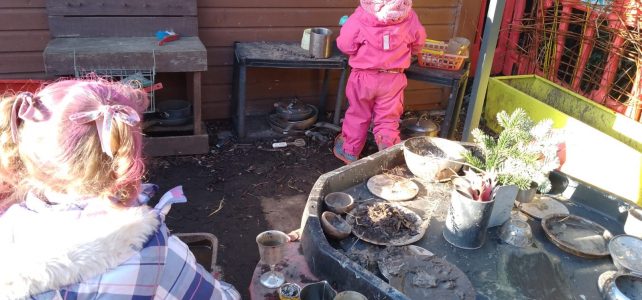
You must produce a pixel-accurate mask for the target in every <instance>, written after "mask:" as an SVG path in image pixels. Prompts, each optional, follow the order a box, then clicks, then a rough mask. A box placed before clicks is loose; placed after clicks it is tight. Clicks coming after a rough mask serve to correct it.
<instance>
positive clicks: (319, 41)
mask: <svg viewBox="0 0 642 300" xmlns="http://www.w3.org/2000/svg"><path fill="white" fill-rule="evenodd" d="M331 36H332V30H330V29H328V28H321V27H316V28H312V30H310V49H309V50H310V55H311V56H312V57H314V58H328V57H330V56H332V42H331V41H330V37H331Z"/></svg>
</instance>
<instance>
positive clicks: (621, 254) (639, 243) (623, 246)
mask: <svg viewBox="0 0 642 300" xmlns="http://www.w3.org/2000/svg"><path fill="white" fill-rule="evenodd" d="M641 249H642V239H639V238H637V237H634V236H632V235H627V234H622V235H618V236H616V237H614V238H613V239H611V241H610V242H609V253H611V258H612V259H613V264H614V265H615V267H616V268H617V269H618V270H619V271H620V272H621V273H632V274H636V275H638V276H642V250H641Z"/></svg>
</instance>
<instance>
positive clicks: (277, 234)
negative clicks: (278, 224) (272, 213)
mask: <svg viewBox="0 0 642 300" xmlns="http://www.w3.org/2000/svg"><path fill="white" fill-rule="evenodd" d="M287 242H288V235H287V234H285V233H283V232H281V231H278V230H268V231H264V232H261V233H260V234H259V235H258V236H256V243H257V244H258V246H259V254H260V255H261V261H262V262H263V263H265V264H266V265H276V264H277V263H279V262H280V261H281V259H283V250H284V248H285V244H286V243H287Z"/></svg>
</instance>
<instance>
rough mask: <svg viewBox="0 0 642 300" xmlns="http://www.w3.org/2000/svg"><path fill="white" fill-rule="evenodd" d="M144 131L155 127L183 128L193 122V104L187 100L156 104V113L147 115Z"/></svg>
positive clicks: (166, 101)
mask: <svg viewBox="0 0 642 300" xmlns="http://www.w3.org/2000/svg"><path fill="white" fill-rule="evenodd" d="M145 119H146V120H145V122H144V123H143V129H145V128H148V127H151V126H154V125H160V126H181V125H185V124H188V123H190V122H191V121H192V104H191V103H190V102H188V101H185V100H165V101H159V102H158V103H156V112H155V113H152V114H147V115H145Z"/></svg>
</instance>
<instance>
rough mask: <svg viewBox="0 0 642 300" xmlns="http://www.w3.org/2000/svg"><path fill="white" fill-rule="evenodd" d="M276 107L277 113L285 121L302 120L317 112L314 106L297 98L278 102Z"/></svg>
mask: <svg viewBox="0 0 642 300" xmlns="http://www.w3.org/2000/svg"><path fill="white" fill-rule="evenodd" d="M274 108H275V110H276V115H277V116H279V117H280V118H281V119H283V120H285V121H302V120H305V119H308V118H310V117H311V116H312V115H313V114H314V112H315V107H314V106H312V105H309V104H305V103H300V102H299V100H298V99H297V98H294V99H292V100H291V101H290V103H284V102H277V103H275V104H274Z"/></svg>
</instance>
